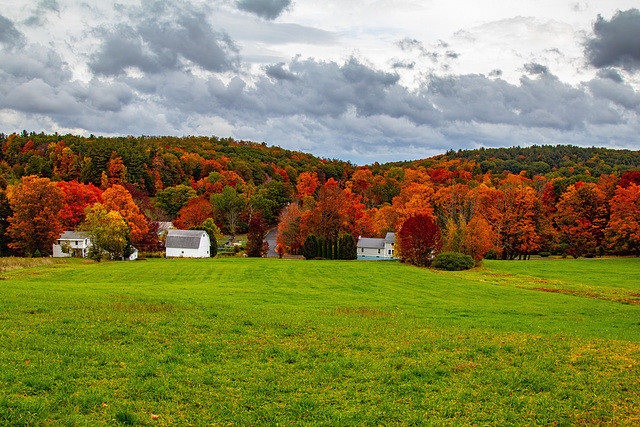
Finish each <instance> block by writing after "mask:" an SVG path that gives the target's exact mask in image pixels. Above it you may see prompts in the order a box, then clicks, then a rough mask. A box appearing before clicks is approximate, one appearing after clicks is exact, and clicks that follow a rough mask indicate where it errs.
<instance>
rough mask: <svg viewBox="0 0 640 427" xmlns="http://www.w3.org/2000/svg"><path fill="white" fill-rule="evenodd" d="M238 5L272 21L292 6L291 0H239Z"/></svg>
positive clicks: (241, 8)
mask: <svg viewBox="0 0 640 427" xmlns="http://www.w3.org/2000/svg"><path fill="white" fill-rule="evenodd" d="M236 6H237V7H238V9H240V10H244V11H246V12H250V13H253V14H254V15H257V16H259V17H261V18H264V19H267V20H270V21H271V20H274V19H276V18H277V17H278V16H280V15H281V14H282V12H284V11H285V10H288V9H289V8H290V7H291V0H239V1H238V2H237V3H236Z"/></svg>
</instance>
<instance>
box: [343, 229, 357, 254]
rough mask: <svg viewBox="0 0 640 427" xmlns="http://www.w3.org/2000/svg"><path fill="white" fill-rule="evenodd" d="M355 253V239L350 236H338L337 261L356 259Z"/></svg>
mask: <svg viewBox="0 0 640 427" xmlns="http://www.w3.org/2000/svg"><path fill="white" fill-rule="evenodd" d="M357 251H358V248H357V245H356V239H355V238H354V237H353V235H352V234H343V235H342V236H340V245H339V254H340V257H339V259H357V258H358V252H357Z"/></svg>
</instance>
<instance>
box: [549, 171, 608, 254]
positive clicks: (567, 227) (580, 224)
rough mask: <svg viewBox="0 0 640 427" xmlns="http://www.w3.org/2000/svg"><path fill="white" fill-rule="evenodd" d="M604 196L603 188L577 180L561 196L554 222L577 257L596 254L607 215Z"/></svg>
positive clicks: (571, 252)
mask: <svg viewBox="0 0 640 427" xmlns="http://www.w3.org/2000/svg"><path fill="white" fill-rule="evenodd" d="M605 199H606V196H605V195H604V194H603V192H602V191H601V189H600V188H599V187H598V186H597V185H596V184H594V183H590V182H586V183H583V182H577V183H576V184H574V185H571V186H569V187H568V188H567V191H565V193H564V194H563V195H562V196H561V197H560V201H559V202H558V204H557V205H556V208H557V211H556V215H555V222H556V226H557V227H558V230H559V232H560V237H561V238H562V239H563V240H564V242H566V243H567V244H568V245H569V253H570V254H571V255H572V256H573V257H574V258H578V257H579V256H582V255H584V254H595V251H596V247H597V246H599V245H600V244H601V242H602V239H603V236H604V230H605V227H606V225H607V215H608V206H607V204H606V200H605Z"/></svg>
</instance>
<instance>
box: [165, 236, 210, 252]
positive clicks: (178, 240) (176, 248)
mask: <svg viewBox="0 0 640 427" xmlns="http://www.w3.org/2000/svg"><path fill="white" fill-rule="evenodd" d="M164 246H165V250H166V252H165V254H166V257H167V258H171V257H173V258H209V256H210V250H211V239H210V238H209V235H208V234H207V232H206V231H203V230H169V231H168V232H167V240H166V241H165V245H164Z"/></svg>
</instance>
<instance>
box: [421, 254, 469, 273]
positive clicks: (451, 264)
mask: <svg viewBox="0 0 640 427" xmlns="http://www.w3.org/2000/svg"><path fill="white" fill-rule="evenodd" d="M431 265H433V266H434V267H435V268H437V269H438V270H449V271H459V270H468V269H470V268H473V267H474V266H475V265H476V263H475V261H474V260H473V258H471V256H469V255H465V254H461V253H460V252H442V253H439V254H438V255H436V256H435V258H434V259H433V262H432V264H431Z"/></svg>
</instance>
